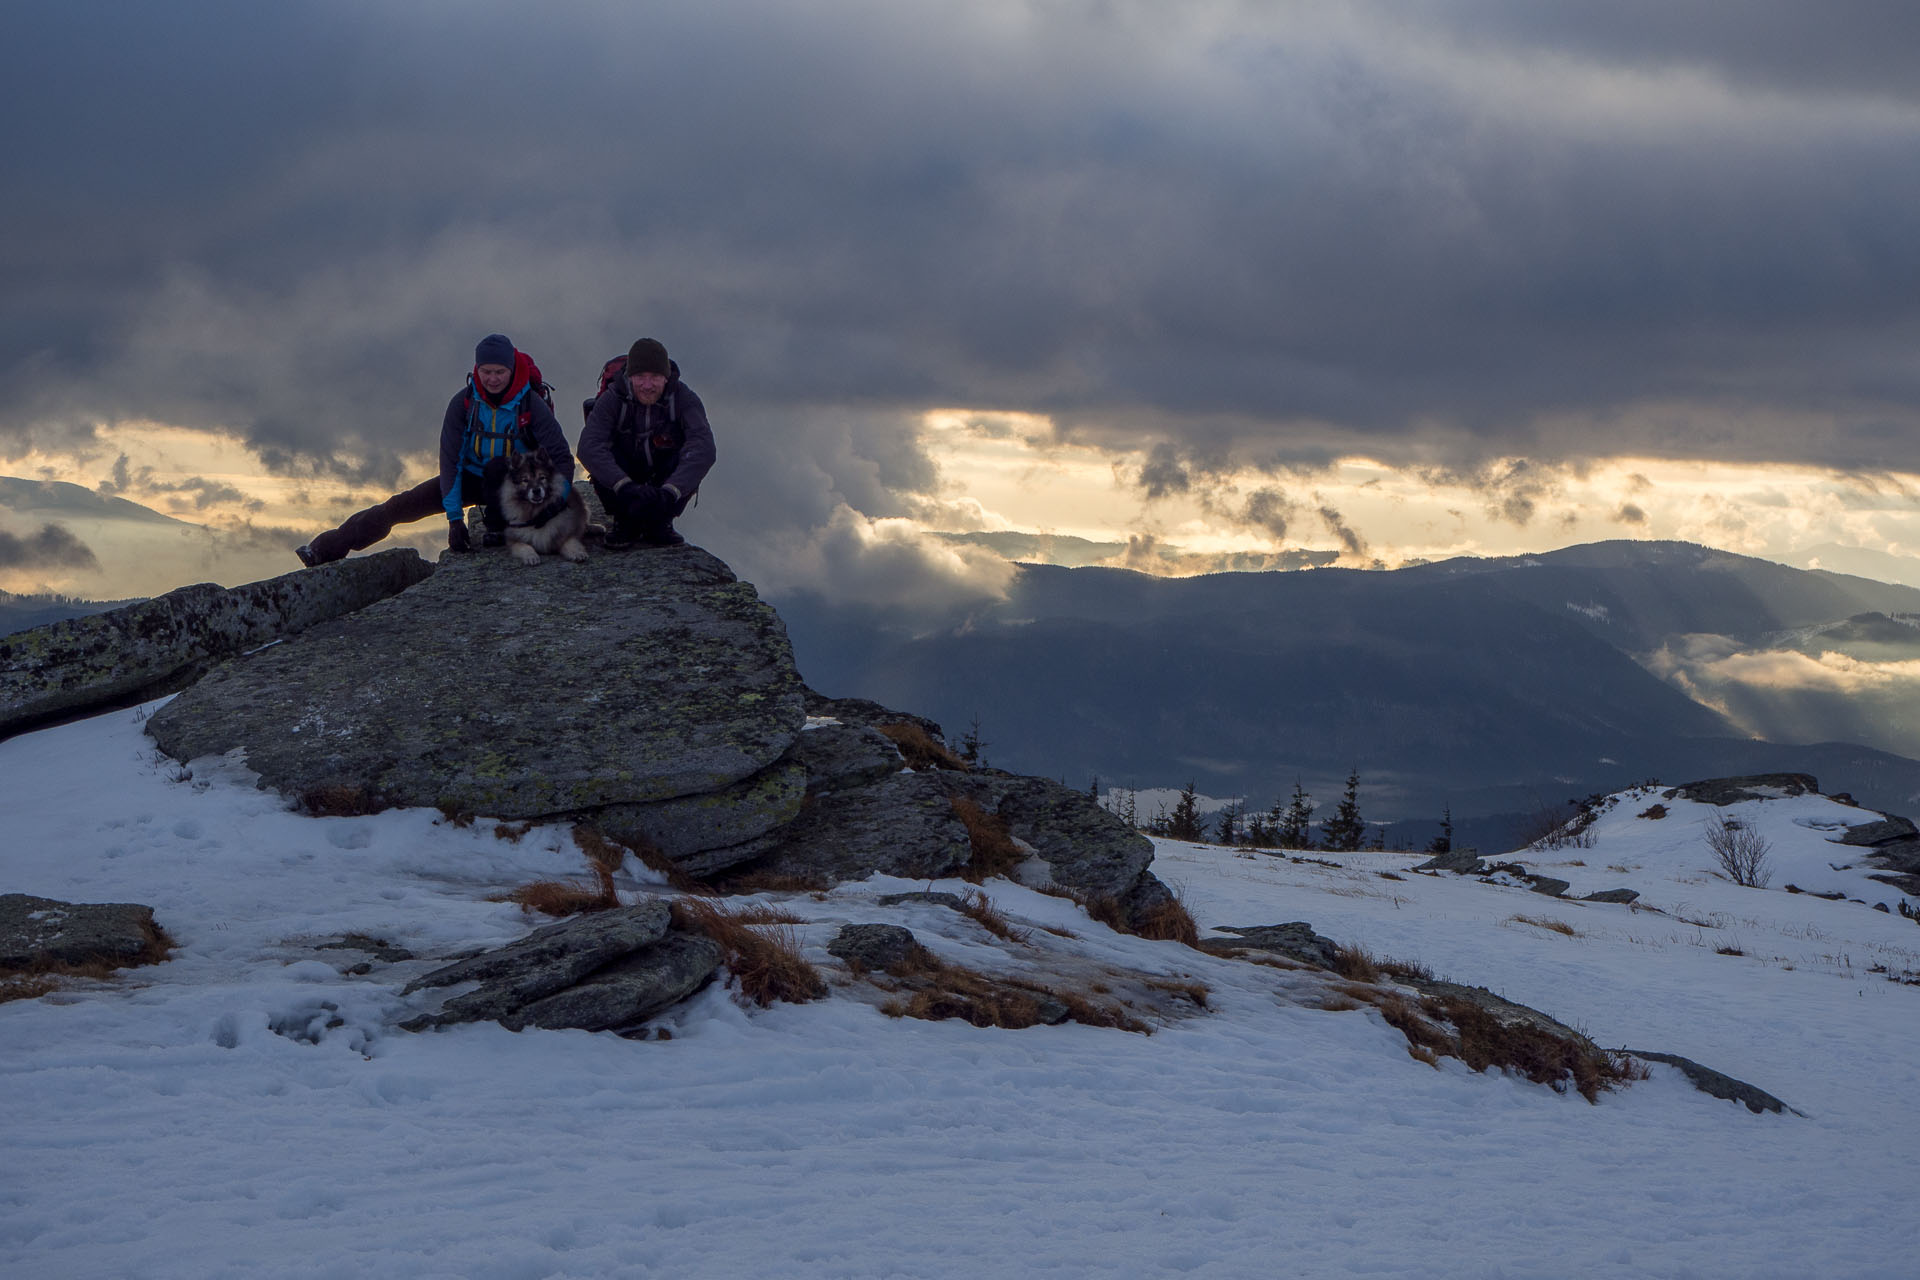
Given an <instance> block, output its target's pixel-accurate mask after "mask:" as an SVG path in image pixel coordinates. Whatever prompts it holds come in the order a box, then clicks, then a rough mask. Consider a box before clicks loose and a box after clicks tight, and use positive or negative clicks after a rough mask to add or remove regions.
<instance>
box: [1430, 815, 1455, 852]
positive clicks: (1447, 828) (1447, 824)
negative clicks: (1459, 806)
mask: <svg viewBox="0 0 1920 1280" xmlns="http://www.w3.org/2000/svg"><path fill="white" fill-rule="evenodd" d="M1427 852H1428V853H1452V852H1453V806H1452V805H1447V806H1446V807H1445V808H1443V809H1442V810H1440V834H1439V835H1437V836H1435V837H1434V838H1433V839H1432V840H1430V841H1428V842H1427Z"/></svg>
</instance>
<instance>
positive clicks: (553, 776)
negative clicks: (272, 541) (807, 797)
mask: <svg viewBox="0 0 1920 1280" xmlns="http://www.w3.org/2000/svg"><path fill="white" fill-rule="evenodd" d="M805 718H806V713H805V710H804V705H803V702H802V693H801V684H800V679H799V676H798V674H797V673H796V672H795V670H794V667H793V652H792V648H791V646H790V645H789V644H788V642H787V634H786V627H785V626H784V625H783V624H782V623H781V621H780V619H779V617H778V615H776V614H775V613H774V612H773V610H772V609H770V608H768V607H767V606H766V605H765V604H763V603H761V601H760V599H759V598H758V596H757V595H756V594H755V592H754V590H753V588H752V587H751V586H749V585H747V584H745V583H742V582H740V581H738V580H737V579H735V577H734V576H733V573H732V572H731V571H730V570H729V569H728V568H727V567H726V565H724V564H722V563H721V562H720V561H719V560H716V559H715V558H714V557H712V556H711V555H708V554H707V553H706V552H704V551H701V550H699V549H697V548H694V547H690V546H689V547H679V548H673V549H671V550H651V551H628V552H598V553H596V554H595V555H593V556H592V557H591V558H589V559H588V560H587V561H585V562H584V563H581V564H570V563H567V562H564V561H560V560H547V561H543V562H542V563H540V564H538V565H533V566H527V565H522V564H520V563H518V562H517V561H515V560H514V559H512V558H511V557H510V556H507V555H505V554H501V553H478V554H473V555H466V556H454V555H448V556H446V557H443V559H442V561H441V566H440V569H439V570H438V572H436V573H435V574H434V576H433V577H432V578H430V579H428V580H427V581H426V582H423V583H421V584H420V585H418V586H416V587H414V588H413V589H412V590H410V591H408V592H407V593H406V595H405V596H404V597H401V598H399V599H394V600H387V601H383V602H381V603H380V604H377V605H374V606H372V607H370V608H367V609H362V610H361V611H359V612H358V613H355V614H352V615H350V616H348V617H343V618H339V619H336V620H334V621H332V622H329V623H325V624H323V625H321V626H318V627H315V628H313V629H311V630H309V631H307V632H305V633H303V634H301V635H300V636H298V637H296V638H295V639H293V640H291V641H289V642H288V643H285V644H281V645H276V646H274V647H273V648H271V649H267V650H263V651H261V652H257V653H252V654H249V655H247V656H246V657H245V658H243V659H241V660H238V661H235V662H231V663H229V664H227V665H226V666H223V667H221V668H220V669H218V670H216V671H214V672H213V673H211V674H210V675H208V676H207V677H206V678H205V679H203V680H202V681H200V683H199V684H197V685H195V686H194V687H193V688H191V689H189V690H187V691H186V692H185V693H183V694H181V695H180V697H178V698H176V699H175V700H174V701H173V702H171V703H169V704H168V705H167V706H166V707H164V708H162V709H161V711H160V712H159V713H157V714H156V715H155V716H154V717H153V719H152V720H151V721H149V723H148V731H149V732H150V733H151V734H152V735H153V738H154V741H155V742H157V743H158V744H159V745H160V748H161V749H162V750H163V751H165V752H166V753H167V754H168V755H171V756H173V757H174V758H175V759H179V760H192V759H195V758H197V757H200V756H205V755H220V754H224V753H226V752H229V751H233V750H236V749H237V750H240V751H243V752H244V753H245V757H246V762H247V765H248V766H249V767H250V768H252V769H253V770H255V771H256V772H257V773H259V775H260V778H261V783H262V785H264V786H270V787H273V788H276V789H277V790H280V791H282V792H285V793H287V794H289V795H294V796H300V795H303V794H312V793H314V792H315V791H316V789H324V790H325V791H327V792H329V793H335V794H346V795H352V796H356V797H358V801H357V803H359V804H360V805H361V807H363V808H364V809H366V810H373V809H379V808H387V807H399V806H438V807H440V808H442V809H446V810H450V811H456V812H465V813H476V814H485V815H487V816H489V817H498V818H543V819H545V818H558V817H562V816H590V815H591V814H592V812H593V811H595V810H598V809H600V808H602V807H604V806H608V805H637V804H649V803H655V802H659V801H668V800H676V799H679V798H681V797H686V796H697V795H705V794H709V793H712V792H717V791H720V790H722V789H724V788H727V787H730V786H733V785H734V784H737V783H741V782H743V781H745V780H746V779H749V778H751V777H753V776H754V775H755V774H758V773H760V772H761V771H762V770H764V769H766V768H767V767H768V766H769V765H772V764H773V763H774V762H775V761H777V760H779V759H780V757H781V756H782V755H784V754H785V752H786V751H787V749H788V748H789V747H790V746H792V745H793V741H794V738H795V736H796V735H797V734H798V733H799V731H800V728H801V725H802V724H803V723H804V722H805ZM775 789H776V790H778V789H779V788H775ZM776 807H777V806H776ZM729 834H730V835H732V834H733V833H729Z"/></svg>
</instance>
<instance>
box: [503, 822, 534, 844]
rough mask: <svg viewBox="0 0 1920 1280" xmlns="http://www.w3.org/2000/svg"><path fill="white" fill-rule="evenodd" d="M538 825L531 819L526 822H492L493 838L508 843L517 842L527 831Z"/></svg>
mask: <svg viewBox="0 0 1920 1280" xmlns="http://www.w3.org/2000/svg"><path fill="white" fill-rule="evenodd" d="M538 825H539V824H538V823H536V822H534V821H533V820H531V819H529V820H527V821H526V822H496V823H494V824H493V838H494V839H496V840H505V841H506V842H507V843H508V844H519V843H520V841H521V840H522V839H524V838H525V837H526V834H527V832H529V831H531V830H533V829H534V827H536V826H538Z"/></svg>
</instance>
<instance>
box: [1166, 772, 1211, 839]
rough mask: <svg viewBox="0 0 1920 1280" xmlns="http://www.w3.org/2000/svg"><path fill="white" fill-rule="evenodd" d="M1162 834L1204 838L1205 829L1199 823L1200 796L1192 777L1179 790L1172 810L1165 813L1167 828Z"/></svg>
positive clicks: (1180, 837)
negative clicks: (1178, 797) (1178, 795)
mask: <svg viewBox="0 0 1920 1280" xmlns="http://www.w3.org/2000/svg"><path fill="white" fill-rule="evenodd" d="M1164 834H1165V835H1166V836H1167V837H1168V838H1169V839H1173V840H1204V839H1206V838H1207V833H1206V829H1205V828H1204V827H1202V826H1201V825H1200V797H1199V793H1198V792H1197V791H1196V790H1195V788H1194V783H1193V780H1192V779H1188V780H1187V785H1186V786H1185V788H1183V789H1182V790H1181V792H1180V799H1179V800H1178V801H1176V802H1175V803H1174V806H1173V812H1172V813H1170V814H1168V815H1167V828H1166V831H1165V832H1164Z"/></svg>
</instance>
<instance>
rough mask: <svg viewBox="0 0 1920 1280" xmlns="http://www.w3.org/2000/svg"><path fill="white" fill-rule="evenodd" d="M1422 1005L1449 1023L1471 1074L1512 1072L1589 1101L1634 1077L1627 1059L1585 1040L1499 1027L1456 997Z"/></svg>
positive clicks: (1496, 1021) (1493, 1019)
mask: <svg viewBox="0 0 1920 1280" xmlns="http://www.w3.org/2000/svg"><path fill="white" fill-rule="evenodd" d="M1421 1006H1422V1008H1424V1009H1425V1010H1426V1012H1427V1013H1429V1014H1431V1015H1434V1016H1437V1017H1441V1018H1444V1019H1445V1020H1446V1021H1447V1022H1450V1023H1452V1024H1453V1028H1454V1031H1455V1034H1456V1037H1457V1041H1458V1048H1457V1050H1456V1051H1455V1056H1457V1057H1458V1058H1459V1059H1460V1060H1461V1061H1462V1062H1465V1063H1466V1064H1467V1065H1468V1066H1470V1067H1472V1068H1473V1069H1474V1070H1475V1071H1485V1070H1486V1069H1487V1068H1488V1067H1500V1068H1502V1069H1503V1070H1507V1071H1517V1072H1519V1073H1520V1074H1521V1075H1523V1076H1525V1077H1526V1078H1527V1079H1529V1080H1531V1081H1533V1082H1534V1083H1535V1084H1544V1085H1551V1086H1552V1087H1553V1088H1554V1089H1555V1090H1565V1089H1568V1088H1571V1089H1573V1090H1574V1091H1575V1092H1576V1093H1578V1094H1579V1095H1580V1096H1581V1097H1583V1098H1585V1099H1586V1100H1587V1101H1588V1102H1594V1101H1597V1100H1598V1099H1599V1096H1600V1094H1601V1092H1602V1091H1603V1090H1607V1089H1613V1088H1617V1087H1619V1086H1620V1085H1622V1084H1625V1083H1627V1082H1628V1081H1629V1080H1633V1079H1635V1078H1637V1076H1636V1070H1637V1069H1636V1067H1635V1065H1634V1063H1633V1062H1632V1061H1631V1060H1630V1059H1628V1058H1626V1057H1624V1056H1622V1055H1619V1054H1611V1053H1607V1052H1605V1051H1604V1050H1602V1049H1599V1048H1597V1047H1595V1046H1594V1045H1593V1044H1592V1043H1591V1042H1590V1041H1587V1040H1584V1039H1580V1040H1571V1039H1567V1038H1565V1037H1563V1036H1557V1035H1554V1034H1552V1033H1551V1032H1548V1031H1544V1030H1542V1029H1540V1028H1538V1027H1531V1026H1527V1025H1526V1024H1524V1023H1511V1024H1509V1023H1503V1022H1501V1021H1500V1020H1499V1019H1498V1018H1496V1017H1494V1016H1493V1015H1492V1014H1490V1013H1488V1012H1487V1011H1486V1010H1485V1009H1482V1008H1481V1007H1480V1006H1479V1005H1476V1004H1472V1003H1470V1002H1468V1001H1465V1000H1461V999H1457V998H1452V997H1445V998H1436V997H1432V996H1429V997H1428V998H1427V999H1425V1000H1423V1001H1421Z"/></svg>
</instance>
